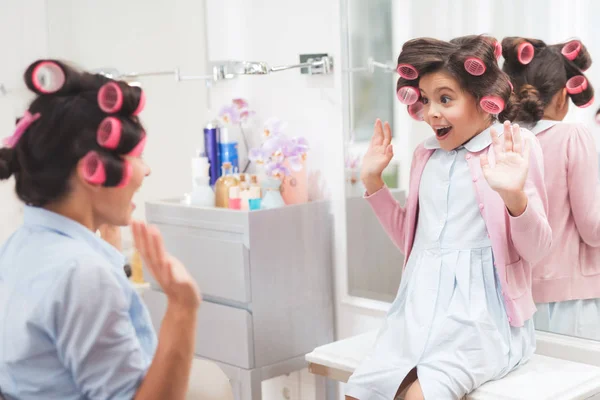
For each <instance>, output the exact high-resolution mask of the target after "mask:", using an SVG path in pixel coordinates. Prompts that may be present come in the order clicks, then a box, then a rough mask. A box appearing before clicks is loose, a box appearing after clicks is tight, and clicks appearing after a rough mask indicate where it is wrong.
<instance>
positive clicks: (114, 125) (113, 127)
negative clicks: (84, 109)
mask: <svg viewBox="0 0 600 400" xmlns="http://www.w3.org/2000/svg"><path fill="white" fill-rule="evenodd" d="M121 129H122V125H121V121H120V120H119V119H118V118H115V117H106V118H104V119H103V120H102V122H100V126H98V132H97V136H96V140H97V141H98V144H99V145H100V146H102V147H104V148H106V149H110V150H114V149H116V148H117V147H118V146H119V142H121Z"/></svg>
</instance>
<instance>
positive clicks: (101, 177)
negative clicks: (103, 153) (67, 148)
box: [83, 151, 106, 185]
mask: <svg viewBox="0 0 600 400" xmlns="http://www.w3.org/2000/svg"><path fill="white" fill-rule="evenodd" d="M83 178H84V179H85V180H86V181H88V182H89V183H91V184H92V185H102V184H103V183H104V182H106V171H105V169H104V164H103V163H102V160H101V159H100V156H99V155H98V153H96V152H95V151H90V152H89V153H87V155H86V156H85V157H83Z"/></svg>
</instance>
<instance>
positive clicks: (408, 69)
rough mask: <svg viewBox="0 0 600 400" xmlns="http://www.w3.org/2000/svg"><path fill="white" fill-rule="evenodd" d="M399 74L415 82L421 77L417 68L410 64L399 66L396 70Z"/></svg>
mask: <svg viewBox="0 0 600 400" xmlns="http://www.w3.org/2000/svg"><path fill="white" fill-rule="evenodd" d="M396 71H397V72H398V74H399V75H400V76H401V77H403V78H404V79H407V80H409V81H412V80H415V79H417V78H418V77H419V72H418V71H417V69H416V68H415V67H413V66H412V65H410V64H399V65H398V68H396Z"/></svg>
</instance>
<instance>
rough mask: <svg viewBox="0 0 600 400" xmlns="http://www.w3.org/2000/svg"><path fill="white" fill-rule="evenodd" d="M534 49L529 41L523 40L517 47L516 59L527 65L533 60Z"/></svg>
mask: <svg viewBox="0 0 600 400" xmlns="http://www.w3.org/2000/svg"><path fill="white" fill-rule="evenodd" d="M534 54H535V50H534V48H533V45H532V44H531V43H529V42H523V43H521V44H520V45H519V47H517V60H519V62H520V63H521V64H523V65H527V64H529V63H530V62H531V60H533V56H534Z"/></svg>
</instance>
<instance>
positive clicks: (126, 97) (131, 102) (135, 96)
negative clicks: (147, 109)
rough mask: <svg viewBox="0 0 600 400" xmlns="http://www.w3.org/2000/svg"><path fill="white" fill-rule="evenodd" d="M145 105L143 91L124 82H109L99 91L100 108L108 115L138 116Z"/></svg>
mask: <svg viewBox="0 0 600 400" xmlns="http://www.w3.org/2000/svg"><path fill="white" fill-rule="evenodd" d="M145 104H146V96H145V95H144V92H143V91H142V89H140V88H139V87H136V86H129V85H127V84H126V83H123V82H117V81H111V82H107V83H105V84H104V85H103V86H102V87H101V88H100V90H99V91H98V106H99V107H100V109H101V110H102V111H104V112H105V113H107V114H115V113H122V114H125V115H138V114H139V113H141V112H142V110H143V109H144V106H145Z"/></svg>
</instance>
